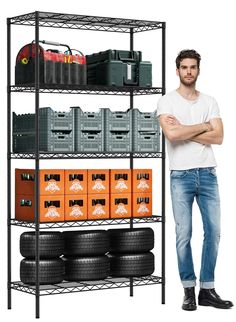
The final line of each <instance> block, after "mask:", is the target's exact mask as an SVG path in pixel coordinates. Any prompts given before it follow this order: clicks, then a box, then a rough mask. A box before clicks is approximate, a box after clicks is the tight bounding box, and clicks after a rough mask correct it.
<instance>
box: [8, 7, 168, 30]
mask: <svg viewBox="0 0 236 322" xmlns="http://www.w3.org/2000/svg"><path fill="white" fill-rule="evenodd" d="M37 13H38V18H39V27H51V28H67V29H81V30H96V31H108V32H120V33H129V32H130V30H132V31H133V32H135V33H136V32H143V31H149V30H155V29H161V28H164V23H163V22H159V21H149V20H137V19H124V18H111V17H99V16H88V15H74V14H64V13H53V12H42V11H38V12H32V13H28V14H24V15H20V16H16V17H12V18H9V23H10V24H12V25H25V26H35V19H36V15H37Z"/></svg>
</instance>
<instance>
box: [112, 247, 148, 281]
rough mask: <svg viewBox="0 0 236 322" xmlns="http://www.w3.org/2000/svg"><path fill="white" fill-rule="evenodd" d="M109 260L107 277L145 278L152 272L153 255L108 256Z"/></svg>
mask: <svg viewBox="0 0 236 322" xmlns="http://www.w3.org/2000/svg"><path fill="white" fill-rule="evenodd" d="M108 257H109V259H110V273H109V276H114V277H132V276H147V275H151V274H152V273H153V272H154V255H153V253H151V252H147V253H142V254H122V255H121V254H116V255H112V254H108Z"/></svg>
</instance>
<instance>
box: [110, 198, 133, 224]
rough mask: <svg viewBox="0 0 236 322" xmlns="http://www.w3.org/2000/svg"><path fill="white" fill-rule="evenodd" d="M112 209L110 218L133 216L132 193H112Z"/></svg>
mask: <svg viewBox="0 0 236 322" xmlns="http://www.w3.org/2000/svg"><path fill="white" fill-rule="evenodd" d="M110 209H111V212H110V218H129V217H131V193H122V194H121V193H112V194H111V195H110Z"/></svg>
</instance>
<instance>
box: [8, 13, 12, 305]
mask: <svg viewBox="0 0 236 322" xmlns="http://www.w3.org/2000/svg"><path fill="white" fill-rule="evenodd" d="M7 290H8V298H7V307H8V309H9V310H10V309H11V19H10V18H7Z"/></svg>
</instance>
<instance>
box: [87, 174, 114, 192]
mask: <svg viewBox="0 0 236 322" xmlns="http://www.w3.org/2000/svg"><path fill="white" fill-rule="evenodd" d="M90 193H91V194H97V193H101V194H106V193H109V170H108V169H106V170H104V169H89V170H88V194H90Z"/></svg>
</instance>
